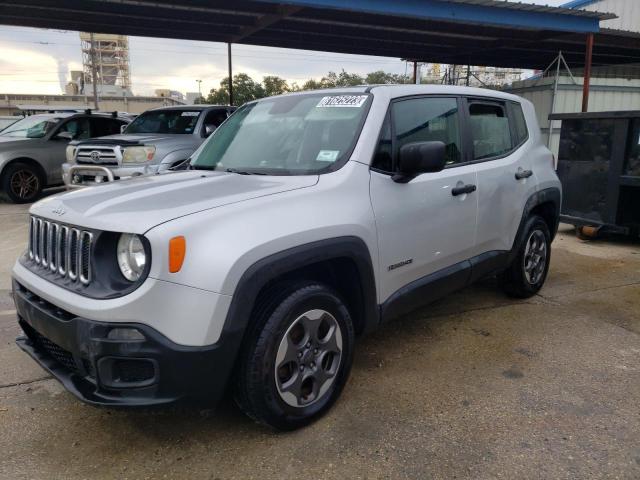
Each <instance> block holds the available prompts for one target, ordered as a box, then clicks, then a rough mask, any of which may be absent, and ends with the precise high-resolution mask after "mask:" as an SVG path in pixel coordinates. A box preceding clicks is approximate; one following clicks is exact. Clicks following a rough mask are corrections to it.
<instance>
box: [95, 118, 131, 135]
mask: <svg viewBox="0 0 640 480" xmlns="http://www.w3.org/2000/svg"><path fill="white" fill-rule="evenodd" d="M124 124H125V122H123V121H121V120H117V119H115V118H99V117H94V118H92V119H91V136H92V137H105V136H107V135H116V134H118V133H120V125H124Z"/></svg>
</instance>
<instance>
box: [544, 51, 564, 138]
mask: <svg viewBox="0 0 640 480" xmlns="http://www.w3.org/2000/svg"><path fill="white" fill-rule="evenodd" d="M561 63H562V52H559V53H558V58H556V78H555V80H554V81H553V92H552V93H551V109H550V111H549V115H552V114H553V113H554V110H555V108H556V96H557V95H558V79H559V77H560V64H561ZM551 137H553V120H549V138H548V139H547V147H548V148H549V149H551Z"/></svg>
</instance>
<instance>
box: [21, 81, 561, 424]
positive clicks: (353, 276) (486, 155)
mask: <svg viewBox="0 0 640 480" xmlns="http://www.w3.org/2000/svg"><path fill="white" fill-rule="evenodd" d="M560 197H561V187H560V182H559V181H558V178H557V176H556V173H555V171H554V169H553V157H552V154H551V152H550V151H549V150H548V149H547V148H546V147H545V145H544V142H543V141H542V139H541V136H540V129H539V127H538V124H537V121H536V115H535V112H534V108H533V105H532V104H531V103H530V102H528V101H527V100H524V99H522V98H520V97H516V96H514V95H509V94H506V93H502V92H495V91H491V90H485V89H474V88H464V87H443V86H426V85H425V86H420V85H417V86H416V85H406V86H374V87H354V88H349V89H337V90H324V91H317V92H303V93H296V94H291V95H282V96H278V97H272V98H267V99H263V100H259V101H255V102H250V103H248V104H246V105H244V106H243V107H241V108H240V109H239V110H238V111H237V112H236V113H234V114H233V115H232V116H231V117H230V118H229V120H228V121H227V122H225V123H224V124H222V125H221V126H220V128H218V129H217V130H216V132H215V133H214V134H213V136H212V137H211V138H210V139H209V140H208V141H207V142H206V143H204V144H203V146H202V147H201V148H200V149H199V150H198V151H197V152H196V154H194V156H193V158H192V161H191V165H190V169H189V170H188V171H183V172H175V173H168V174H166V175H154V176H147V177H142V178H139V179H133V180H130V181H126V182H114V183H112V184H106V185H101V186H98V187H95V188H91V189H85V190H83V191H75V192H72V193H68V194H64V195H60V196H57V197H50V198H48V199H46V200H43V201H41V202H39V203H37V204H35V205H34V206H33V207H32V208H31V230H30V238H31V240H30V243H29V248H28V251H27V252H25V254H24V255H23V256H22V257H21V258H20V259H19V260H18V262H16V264H15V267H14V270H13V291H14V299H15V302H16V310H17V314H18V321H19V323H20V326H21V327H22V329H23V330H24V333H25V336H21V337H20V338H18V339H17V343H18V345H19V346H20V348H22V349H23V350H24V351H26V352H27V353H28V354H29V355H31V356H32V357H33V358H34V359H35V360H36V361H37V362H39V363H40V365H42V366H43V367H44V368H46V369H47V370H49V371H50V372H51V373H52V374H53V375H54V376H55V377H56V378H58V379H59V380H60V381H61V382H62V383H63V384H64V385H65V386H66V388H67V389H68V390H70V391H71V392H72V393H73V394H74V395H76V396H77V397H79V398H80V399H82V400H84V401H86V402H88V403H92V404H98V405H124V406H132V405H154V404H167V403H171V402H174V401H177V400H181V399H184V398H195V399H200V400H205V401H207V402H209V403H214V402H215V401H217V400H218V399H219V398H220V396H221V395H222V393H223V392H224V391H225V389H226V388H227V387H230V388H232V389H233V391H234V395H235V398H236V400H237V402H238V404H239V405H240V407H241V408H242V409H243V410H244V411H245V412H246V413H248V414H249V415H250V416H251V417H252V418H254V419H257V420H258V421H260V422H263V423H265V424H268V425H271V426H273V427H276V428H279V429H293V428H297V427H301V426H303V425H306V424H307V423H309V422H310V421H312V420H314V419H316V418H317V417H318V416H320V415H322V414H323V413H324V412H325V411H327V410H328V409H329V408H330V407H331V405H332V404H333V403H334V402H335V401H336V399H337V398H338V396H339V395H340V392H341V390H342V388H343V386H344V385H345V382H346V381H347V377H348V376H349V369H350V367H351V362H352V359H353V351H354V341H355V337H356V336H357V335H360V334H362V333H365V332H368V331H371V330H373V329H375V328H376V327H378V326H379V325H380V324H382V323H384V322H386V321H388V320H390V319H393V318H395V317H398V316H400V315H403V314H405V313H407V312H409V311H411V310H412V309H414V308H417V307H420V306H422V305H425V304H426V303H428V302H430V301H432V300H434V299H436V298H438V297H441V296H442V295H445V294H446V293H448V292H451V291H454V290H457V289H460V288H462V287H464V286H466V285H469V284H470V283H472V282H474V281H476V280H478V279H480V278H483V277H486V276H490V275H498V276H499V279H500V283H501V284H502V286H503V287H504V289H505V291H506V292H507V293H508V294H510V295H513V296H515V297H521V298H524V297H529V296H531V295H534V294H535V293H536V292H538V291H539V290H540V288H541V287H542V285H543V284H544V281H545V278H546V276H547V271H548V268H549V260H550V253H551V241H552V240H553V237H554V235H555V233H556V231H557V226H558V215H559V211H560ZM452 381H455V380H452Z"/></svg>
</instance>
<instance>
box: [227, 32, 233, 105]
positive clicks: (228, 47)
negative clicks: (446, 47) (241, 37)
mask: <svg viewBox="0 0 640 480" xmlns="http://www.w3.org/2000/svg"><path fill="white" fill-rule="evenodd" d="M227 57H228V59H229V105H233V69H232V68H231V43H227Z"/></svg>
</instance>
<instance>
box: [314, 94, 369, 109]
mask: <svg viewBox="0 0 640 480" xmlns="http://www.w3.org/2000/svg"><path fill="white" fill-rule="evenodd" d="M366 101H367V95H334V96H331V97H322V100H320V101H319V102H318V105H316V107H361V106H362V105H364V102H366Z"/></svg>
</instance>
